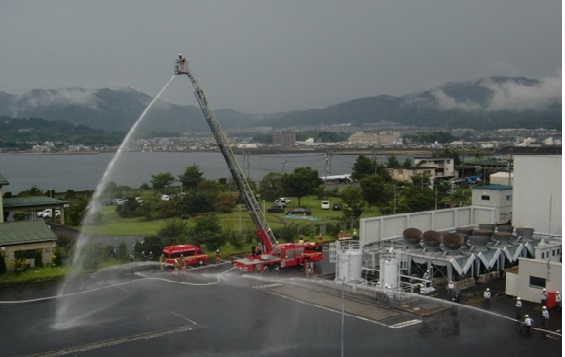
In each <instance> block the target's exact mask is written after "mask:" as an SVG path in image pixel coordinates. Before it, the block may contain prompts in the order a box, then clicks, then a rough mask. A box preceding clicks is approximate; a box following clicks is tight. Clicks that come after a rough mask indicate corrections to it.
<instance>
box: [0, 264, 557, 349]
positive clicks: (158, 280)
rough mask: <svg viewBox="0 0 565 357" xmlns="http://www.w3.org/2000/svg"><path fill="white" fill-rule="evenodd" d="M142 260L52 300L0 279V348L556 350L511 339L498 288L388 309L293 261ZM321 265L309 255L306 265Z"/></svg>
mask: <svg viewBox="0 0 565 357" xmlns="http://www.w3.org/2000/svg"><path fill="white" fill-rule="evenodd" d="M132 268H133V269H132ZM150 268H151V266H147V265H138V264H136V265H134V266H132V265H124V266H122V267H119V268H114V269H109V270H105V271H100V272H97V273H95V274H92V275H91V276H88V277H80V278H77V280H76V281H74V282H73V283H72V284H68V285H67V286H66V288H65V290H66V293H65V294H64V295H63V296H59V297H56V298H54V296H55V295H56V292H57V290H58V289H60V288H61V285H62V284H61V283H57V284H55V283H50V284H37V285H36V284H33V285H28V286H19V287H10V288H3V289H0V301H1V303H0V317H1V324H0V343H1V346H2V347H1V348H2V355H3V356H32V355H39V356H59V355H76V356H129V355H140V356H164V355H166V356H192V355H194V356H311V355H313V354H317V355H320V356H340V355H342V352H343V355H345V356H375V355H379V356H419V357H422V356H438V355H439V356H442V355H454V356H477V355H482V356H494V355H496V356H512V357H516V356H520V355H524V354H533V353H537V354H541V355H547V356H556V355H561V338H560V335H559V334H556V335H553V334H546V333H541V332H540V331H536V332H535V333H534V335H533V336H532V337H531V338H524V337H521V336H520V335H519V334H518V332H517V331H516V328H517V325H516V322H515V321H512V319H510V318H507V317H506V316H505V312H506V311H505V310H504V305H503V304H502V303H501V301H502V300H503V297H502V296H497V297H496V298H495V299H494V300H493V302H492V308H491V309H490V311H487V312H485V311H483V310H482V309H479V308H474V307H465V306H458V307H457V308H456V309H454V308H452V306H451V305H446V304H445V303H444V302H443V301H441V299H438V298H427V297H413V298H410V299H406V300H404V301H403V302H402V303H399V304H398V305H395V306H394V307H393V308H392V309H391V308H389V307H388V306H386V305H384V304H381V303H379V302H377V301H376V300H375V299H373V298H371V297H370V296H364V295H361V294H353V293H352V291H349V290H348V291H345V289H343V290H342V289H341V288H342V286H340V285H339V284H336V285H334V284H333V283H332V281H328V280H322V279H318V278H316V277H312V278H305V277H304V272H303V271H301V270H300V269H299V268H298V269H288V270H285V271H283V272H280V273H275V272H271V273H268V274H263V275H261V274H258V273H257V274H254V273H241V272H239V271H234V270H231V266H230V264H222V265H220V266H212V265H210V266H207V267H205V268H203V269H194V270H190V271H187V272H182V273H178V274H174V273H173V272H171V271H164V272H162V271H160V270H158V269H155V270H152V269H150ZM331 268H332V267H331V266H330V265H327V263H324V264H319V265H318V266H317V267H316V273H317V274H324V273H327V272H328V270H330V269H331ZM342 294H343V295H342ZM342 296H343V300H342ZM24 300H27V301H24ZM418 309H429V310H430V311H432V313H430V314H419V313H417V312H418V311H420V310H418ZM499 309H501V310H500V311H499ZM342 310H343V314H342ZM503 310H504V311H503ZM342 328H343V329H342Z"/></svg>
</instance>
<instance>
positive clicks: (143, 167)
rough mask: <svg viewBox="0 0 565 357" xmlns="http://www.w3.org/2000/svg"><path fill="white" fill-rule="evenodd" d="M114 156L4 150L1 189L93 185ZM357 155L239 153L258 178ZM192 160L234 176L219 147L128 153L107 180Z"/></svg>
mask: <svg viewBox="0 0 565 357" xmlns="http://www.w3.org/2000/svg"><path fill="white" fill-rule="evenodd" d="M114 155H115V153H99V154H68V155H67V154H2V155H0V174H1V175H2V176H3V177H4V178H5V179H6V180H7V181H8V182H9V185H6V186H3V191H4V192H12V194H13V195H17V194H18V193H19V192H20V191H24V190H28V189H30V188H32V187H33V186H37V187H38V188H39V189H41V190H42V191H46V190H55V191H56V192H65V191H67V190H74V191H82V190H94V189H95V188H96V186H97V184H98V182H99V181H100V179H101V178H102V176H103V174H104V172H105V170H106V168H107V167H108V165H109V163H110V162H111V160H112V158H113V157H114ZM357 157H358V155H336V154H334V155H332V156H331V159H326V155H325V154H324V153H297V154H257V155H253V154H252V155H245V156H244V155H236V158H237V160H238V162H239V165H240V167H241V169H242V170H244V171H245V175H246V176H247V177H250V178H251V179H252V180H254V181H260V180H261V179H262V178H263V177H264V176H265V175H267V174H268V173H269V172H284V173H291V172H292V171H294V169H295V168H296V167H311V168H312V169H314V170H318V172H319V174H320V176H321V177H323V176H325V175H326V174H327V175H342V174H349V173H351V169H352V166H353V164H354V163H355V161H356V160H357ZM378 161H379V162H384V161H386V157H385V156H379V158H378ZM191 165H197V166H198V167H199V168H200V171H202V172H203V174H204V177H205V178H208V179H218V178H223V177H225V178H231V174H230V172H229V169H228V167H227V164H226V162H225V160H224V158H223V156H222V154H221V153H220V152H201V151H198V152H124V153H122V156H121V157H120V159H119V160H118V161H116V162H115V169H114V170H112V171H113V172H112V173H111V176H110V177H108V180H109V181H113V182H115V183H117V184H119V185H127V186H130V187H133V188H138V187H139V186H141V185H142V184H143V183H147V184H150V182H151V175H156V174H159V173H166V172H170V173H171V174H172V175H173V176H175V177H178V175H180V174H182V173H183V172H184V171H185V169H186V168H187V167H189V166H191ZM328 168H329V170H328Z"/></svg>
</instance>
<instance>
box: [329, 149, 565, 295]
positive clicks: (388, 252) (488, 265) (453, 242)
mask: <svg viewBox="0 0 565 357" xmlns="http://www.w3.org/2000/svg"><path fill="white" fill-rule="evenodd" d="M513 162H514V186H505V185H488V186H477V187H475V189H474V190H473V204H472V205H471V206H466V207H457V208H451V209H443V210H434V211H427V212H417V213H406V214H395V215H391V216H379V217H370V218H363V219H361V221H360V239H359V241H358V242H341V241H338V242H336V243H335V244H333V245H332V246H331V248H330V259H331V260H332V261H334V262H335V263H336V278H335V280H336V281H339V282H342V283H348V284H355V285H356V288H363V287H364V288H368V289H375V290H379V289H385V290H386V289H389V290H391V291H404V292H414V291H415V289H416V288H418V289H419V288H421V287H423V289H422V291H421V292H424V293H425V292H431V291H433V286H436V287H440V286H442V287H444V286H446V285H447V283H448V282H449V281H453V282H454V284H455V287H456V288H458V289H465V288H466V287H469V286H472V285H474V284H476V283H480V282H488V281H489V280H491V279H495V278H499V277H501V276H505V277H506V278H507V280H506V293H507V294H509V295H515V296H521V297H522V298H523V299H525V300H529V301H539V296H540V293H541V290H542V289H543V288H546V289H547V290H548V291H550V292H552V291H553V292H555V291H559V290H561V259H562V242H561V215H562V209H561V207H562V204H561V151H560V149H559V152H557V153H549V154H548V153H520V154H516V153H514V155H513ZM426 271H428V273H430V275H431V278H430V279H429V280H427V279H424V278H423V276H424V273H425V272H426Z"/></svg>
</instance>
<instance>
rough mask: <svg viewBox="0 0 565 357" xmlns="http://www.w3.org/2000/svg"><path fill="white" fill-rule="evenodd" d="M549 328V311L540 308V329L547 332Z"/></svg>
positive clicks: (545, 308) (544, 307)
mask: <svg viewBox="0 0 565 357" xmlns="http://www.w3.org/2000/svg"><path fill="white" fill-rule="evenodd" d="M548 327H549V310H547V307H546V306H543V307H542V308H541V328H542V329H544V330H547V328H548Z"/></svg>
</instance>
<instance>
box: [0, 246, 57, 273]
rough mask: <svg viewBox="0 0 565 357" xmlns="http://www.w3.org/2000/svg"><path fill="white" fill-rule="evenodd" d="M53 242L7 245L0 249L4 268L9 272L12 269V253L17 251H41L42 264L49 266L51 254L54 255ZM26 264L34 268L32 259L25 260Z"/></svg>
mask: <svg viewBox="0 0 565 357" xmlns="http://www.w3.org/2000/svg"><path fill="white" fill-rule="evenodd" d="M54 245H55V242H54V241H53V242H50V241H47V242H39V243H31V244H22V245H9V246H5V247H2V248H4V251H3V252H4V254H5V255H4V257H5V258H4V259H5V262H6V267H7V268H8V269H10V270H13V269H14V252H15V251H17V250H36V249H42V250H43V251H42V254H43V259H42V260H43V264H51V254H53V253H54V251H55V248H54ZM27 263H28V264H29V265H30V266H31V267H34V266H35V260H34V258H30V259H27Z"/></svg>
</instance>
